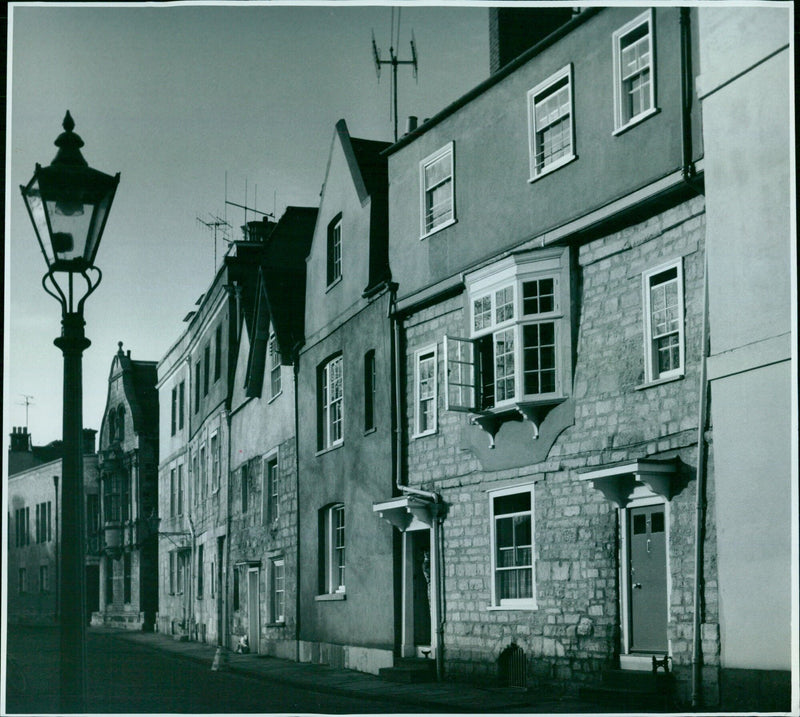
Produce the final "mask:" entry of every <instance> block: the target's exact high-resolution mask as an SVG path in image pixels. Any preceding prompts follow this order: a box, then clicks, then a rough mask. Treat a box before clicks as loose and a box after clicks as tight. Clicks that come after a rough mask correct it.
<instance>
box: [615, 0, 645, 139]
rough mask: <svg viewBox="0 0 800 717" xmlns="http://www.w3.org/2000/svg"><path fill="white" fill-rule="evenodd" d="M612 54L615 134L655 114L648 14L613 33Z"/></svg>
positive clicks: (638, 17) (643, 14)
mask: <svg viewBox="0 0 800 717" xmlns="http://www.w3.org/2000/svg"><path fill="white" fill-rule="evenodd" d="M613 51H614V129H615V132H619V131H622V130H623V129H626V128H627V127H628V126H630V125H632V124H635V123H636V122H638V121H640V120H642V119H644V118H645V117H649V116H650V115H651V114H653V113H654V112H655V110H656V107H655V82H654V75H655V72H654V69H655V64H654V63H655V59H654V54H655V53H654V48H653V11H652V10H646V11H645V12H643V13H642V14H641V15H638V16H637V17H635V18H634V19H633V20H631V21H630V22H629V23H627V24H626V25H624V26H623V27H621V28H620V29H619V30H617V31H616V32H615V33H614V36H613Z"/></svg>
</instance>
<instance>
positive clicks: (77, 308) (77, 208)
mask: <svg viewBox="0 0 800 717" xmlns="http://www.w3.org/2000/svg"><path fill="white" fill-rule="evenodd" d="M63 127H64V132H62V133H61V134H60V135H59V137H58V139H56V141H55V145H56V146H57V147H58V152H57V154H56V156H55V158H54V159H53V161H52V162H51V163H50V165H49V166H47V167H42V166H41V165H39V164H37V165H36V170H35V172H34V174H33V178H32V179H31V181H30V182H28V184H27V186H24V187H22V186H21V187H20V189H21V190H22V198H23V200H24V201H25V206H26V208H27V210H28V214H29V215H30V218H31V221H32V223H33V228H34V231H35V232H36V238H37V240H38V241H39V247H40V249H41V250H42V254H43V255H44V258H45V262H46V263H47V272H46V273H45V275H44V276H43V277H42V287H43V288H44V290H45V291H46V292H47V293H48V294H50V296H52V297H53V298H54V299H56V300H57V301H58V302H59V304H60V305H61V336H59V337H58V338H56V339H55V341H54V342H53V343H54V344H55V345H56V346H57V347H58V348H59V349H61V352H62V353H63V355H64V411H63V450H64V455H63V459H62V460H63V462H62V471H61V511H62V513H61V546H60V547H61V569H60V570H59V580H60V593H61V605H60V607H61V682H60V687H61V710H62V711H63V712H85V695H86V571H85V566H84V563H85V557H84V556H85V553H86V516H85V510H84V506H83V501H84V496H83V445H82V443H83V441H82V430H83V388H82V369H81V361H82V356H83V351H84V350H85V349H86V348H87V347H88V346H89V345H90V342H89V340H88V339H87V338H86V336H85V335H84V331H83V327H84V325H85V322H84V320H83V305H84V302H85V301H86V299H87V298H88V296H89V295H90V294H91V293H92V292H93V291H94V290H95V289H96V288H97V285H98V284H99V283H100V279H101V278H102V273H101V272H100V269H98V268H97V267H96V266H94V258H95V255H96V254H97V248H98V246H99V244H100V238H101V237H102V235H103V229H104V228H105V224H106V219H107V217H108V211H109V209H110V207H111V202H112V201H113V200H114V193H115V192H116V189H117V184H118V183H119V174H117V175H116V176H113V177H112V176H110V175H108V174H104V173H103V172H99V171H97V170H96V169H92V168H91V167H89V165H88V164H87V162H86V160H85V159H84V158H83V155H82V154H81V151H80V148H81V147H82V146H83V140H82V139H81V138H80V137H79V136H78V135H77V134H75V133H74V132H73V129H74V128H75V122H74V121H73V119H72V116H71V115H70V113H69V111H68V112H67V114H66V116H65V117H64V122H63ZM59 277H60V278H59ZM78 277H80V278H82V279H83V280H84V281H85V284H86V285H85V287H82V286H81V284H80V282H77V281H76V279H77V278H78ZM76 283H77V284H78V285H77V286H76Z"/></svg>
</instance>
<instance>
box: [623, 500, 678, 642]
mask: <svg viewBox="0 0 800 717" xmlns="http://www.w3.org/2000/svg"><path fill="white" fill-rule="evenodd" d="M627 513H628V515H627V539H628V591H627V592H628V606H629V611H628V615H629V619H628V651H629V652H631V653H637V652H638V653H642V652H646V653H665V652H667V650H668V642H667V620H668V614H667V612H668V609H667V533H666V506H665V505H664V504H663V503H659V504H656V505H647V506H639V507H635V508H628V509H627Z"/></svg>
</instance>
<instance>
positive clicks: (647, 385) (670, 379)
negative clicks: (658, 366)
mask: <svg viewBox="0 0 800 717" xmlns="http://www.w3.org/2000/svg"><path fill="white" fill-rule="evenodd" d="M684 377H685V374H683V373H680V374H678V375H676V376H667V377H666V378H657V379H655V380H654V381H646V382H645V383H642V384H639V385H638V386H634V387H633V390H634V391H644V390H645V389H647V388H653V387H654V386H662V385H663V384H665V383H672V382H673V381H682V380H683V379H684Z"/></svg>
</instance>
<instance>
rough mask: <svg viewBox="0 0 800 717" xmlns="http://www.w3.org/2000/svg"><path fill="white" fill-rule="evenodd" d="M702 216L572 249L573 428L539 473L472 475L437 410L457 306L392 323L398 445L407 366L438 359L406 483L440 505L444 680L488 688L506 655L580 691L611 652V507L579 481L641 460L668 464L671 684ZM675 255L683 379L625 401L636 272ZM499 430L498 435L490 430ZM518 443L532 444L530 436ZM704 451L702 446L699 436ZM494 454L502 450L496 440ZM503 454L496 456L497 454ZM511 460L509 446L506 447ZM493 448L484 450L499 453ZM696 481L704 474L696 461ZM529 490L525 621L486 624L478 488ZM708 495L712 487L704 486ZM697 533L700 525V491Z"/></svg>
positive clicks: (709, 545) (448, 417) (636, 324)
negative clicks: (435, 389)
mask: <svg viewBox="0 0 800 717" xmlns="http://www.w3.org/2000/svg"><path fill="white" fill-rule="evenodd" d="M704 230H705V227H704V205H703V200H702V199H701V198H697V199H693V200H690V201H687V202H685V203H683V204H681V205H679V206H676V207H674V208H672V209H669V210H667V211H665V212H663V213H661V214H659V215H656V216H653V217H651V218H649V219H647V220H645V221H643V222H642V223H640V224H637V225H635V226H631V227H629V228H626V229H624V230H622V231H619V232H616V233H614V234H611V235H609V236H606V237H603V238H599V239H595V240H593V241H592V242H590V243H588V244H586V245H584V246H582V247H580V249H579V250H578V270H577V275H576V276H573V279H572V281H573V282H577V287H578V295H579V296H580V297H581V300H580V306H579V307H578V309H577V311H575V313H574V315H573V319H574V320H575V321H578V322H579V323H578V343H577V360H576V362H575V365H574V383H573V397H574V400H575V425H574V426H571V427H569V428H567V429H566V430H564V431H563V433H561V435H560V436H559V437H558V438H557V439H556V441H555V443H554V445H553V447H552V449H551V450H550V451H549V454H548V455H547V456H546V458H545V459H543V460H540V461H538V462H534V461H526V460H525V459H524V458H523V459H521V460H519V461H517V464H516V465H511V466H510V467H503V468H502V469H500V470H487V469H484V468H483V467H482V464H481V460H479V458H480V453H479V452H476V451H475V450H470V448H469V447H470V445H475V436H474V434H476V433H477V434H478V435H481V436H483V439H482V440H484V441H486V442H488V436H486V434H483V433H482V432H481V431H480V429H479V428H478V427H476V426H469V425H468V418H467V414H464V413H457V412H452V411H445V410H444V397H443V391H444V380H443V371H444V370H445V367H444V363H443V356H442V354H443V349H442V338H443V336H444V335H445V334H448V335H451V336H465V335H468V334H467V329H468V327H467V320H466V318H465V302H464V297H463V296H458V297H455V298H452V299H449V300H447V301H444V302H441V303H439V304H436V305H434V306H431V307H428V308H425V309H423V310H421V311H419V312H417V313H416V314H414V315H412V316H410V317H409V318H408V319H407V321H406V322H405V325H404V327H405V340H406V356H407V361H406V366H405V370H406V377H407V380H406V389H407V390H406V402H407V406H408V407H409V409H410V410H409V411H408V422H407V425H406V431H408V435H411V434H412V433H413V405H414V394H413V390H414V386H413V376H414V367H413V354H414V351H415V350H416V349H418V348H421V347H423V346H427V345H429V344H432V343H437V344H438V346H439V366H438V371H439V378H438V383H439V420H438V432H437V433H436V434H434V435H431V436H425V437H422V438H417V439H411V440H409V442H408V448H407V465H408V480H409V484H410V485H412V486H416V487H421V488H425V489H428V490H436V491H438V492H440V493H441V494H442V496H443V498H444V501H445V502H446V504H447V517H446V519H445V521H444V526H443V541H444V576H445V588H444V592H445V596H444V599H445V605H446V607H445V617H446V622H445V627H444V655H445V662H446V667H447V670H448V672H449V673H450V674H458V673H469V674H473V675H484V676H486V677H490V676H493V675H495V674H496V666H497V659H498V656H499V654H500V652H501V651H502V650H503V649H504V648H505V647H507V646H508V644H509V643H510V642H512V641H516V642H517V643H518V644H519V645H520V646H521V647H522V648H523V649H524V650H525V652H526V655H527V657H528V661H529V671H530V672H531V674H532V675H533V676H539V677H542V678H545V679H558V680H569V681H571V682H572V683H573V685H574V684H577V683H580V682H583V681H587V680H594V679H597V678H598V677H599V675H598V674H597V673H598V672H599V670H600V669H601V668H604V667H611V666H612V665H613V664H614V660H615V656H616V655H617V654H618V653H619V641H620V634H619V631H620V628H619V623H620V614H619V613H620V599H619V588H618V583H619V564H618V556H617V551H618V544H619V537H618V517H617V513H618V511H617V509H616V508H615V507H614V506H613V505H612V504H611V503H610V502H609V501H607V500H606V498H605V497H604V496H603V495H602V494H601V493H600V492H599V491H597V490H595V489H594V488H593V487H592V485H591V483H590V482H588V481H581V480H580V479H579V471H582V470H585V469H587V468H591V467H597V466H601V465H608V464H613V463H617V462H622V461H633V460H637V459H640V458H672V457H678V458H679V459H680V461H681V471H680V479H679V481H678V482H679V488H678V489H677V491H676V493H677V494H676V495H674V496H673V497H672V500H671V501H670V502H669V508H668V516H669V521H670V523H669V526H668V530H669V557H668V571H669V579H670V583H669V588H668V589H669V626H668V638H669V640H670V642H671V655H672V658H673V665H674V666H675V668H676V669H677V671H678V673H679V679H680V680H682V684H683V683H685V679H686V678H687V670H688V668H689V666H690V663H691V649H692V617H693V588H694V579H693V565H694V542H695V540H694V536H695V529H694V521H695V486H696V481H695V470H696V455H697V445H696V444H697V420H698V405H699V403H698V401H699V395H700V393H699V390H700V389H699V355H700V344H701V329H702V299H703V253H702V250H703V235H704ZM677 257H682V258H683V259H682V263H683V282H684V297H685V299H684V304H685V347H686V358H685V367H686V371H685V377H684V378H682V379H679V380H675V381H671V382H668V383H662V384H660V385H653V386H649V387H647V388H641V389H638V390H637V387H639V386H641V384H642V383H643V381H644V347H643V307H642V272H643V271H645V270H647V269H650V268H652V267H655V266H658V265H660V264H662V263H664V262H665V261H668V260H671V259H674V258H677ZM501 430H504V429H501ZM519 431H521V432H520V433H519V436H520V437H519V438H518V439H517V440H519V441H530V442H531V443H530V444H529V445H530V453H531V454H532V453H533V449H534V443H533V438H532V435H533V434H532V430H531V429H530V424H526V430H525V431H523V430H522V429H519ZM709 438H710V435H709ZM507 440H508V439H507ZM506 445H508V443H506ZM518 448H519V449H520V450H522V451H523V453H522V454H521V455H523V456H524V446H522V447H518ZM502 449H503V446H501V445H500V442H499V441H498V448H497V449H495V453H494V455H496V454H497V452H499V451H501V450H502ZM707 464H708V469H709V471H710V470H711V461H710V460H709V461H707ZM527 482H533V483H535V489H534V501H535V502H534V550H535V561H534V573H535V595H536V598H537V602H538V605H537V609H536V610H518V611H510V610H488V609H487V607H489V606H490V604H491V580H492V575H491V562H490V559H491V556H490V552H491V545H490V524H489V509H490V506H489V497H488V495H487V490H490V489H493V488H497V487H502V486H505V485H510V484H522V483H527ZM708 483H709V487H710V488H711V486H710V484H711V483H712V481H710V480H709V481H708ZM707 499H708V509H707V514H706V525H707V526H713V510H714V495H713V490H709V492H708V496H707ZM714 545H715V534H714V530H713V527H709V528H708V529H707V532H706V539H705V581H706V582H705V586H706V590H705V595H704V618H703V620H704V622H705V624H704V627H703V652H704V655H705V661H706V664H707V665H710V666H711V667H712V670H711V674H710V675H709V676H708V681H709V683H710V685H711V686H710V688H709V689H711V690H712V691H713V689H714V688H715V687H714V686H715V684H716V677H715V671H714V669H713V668H715V666H716V664H717V663H718V652H719V642H718V637H717V634H718V633H717V621H718V616H717V585H716V561H715V551H714Z"/></svg>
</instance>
